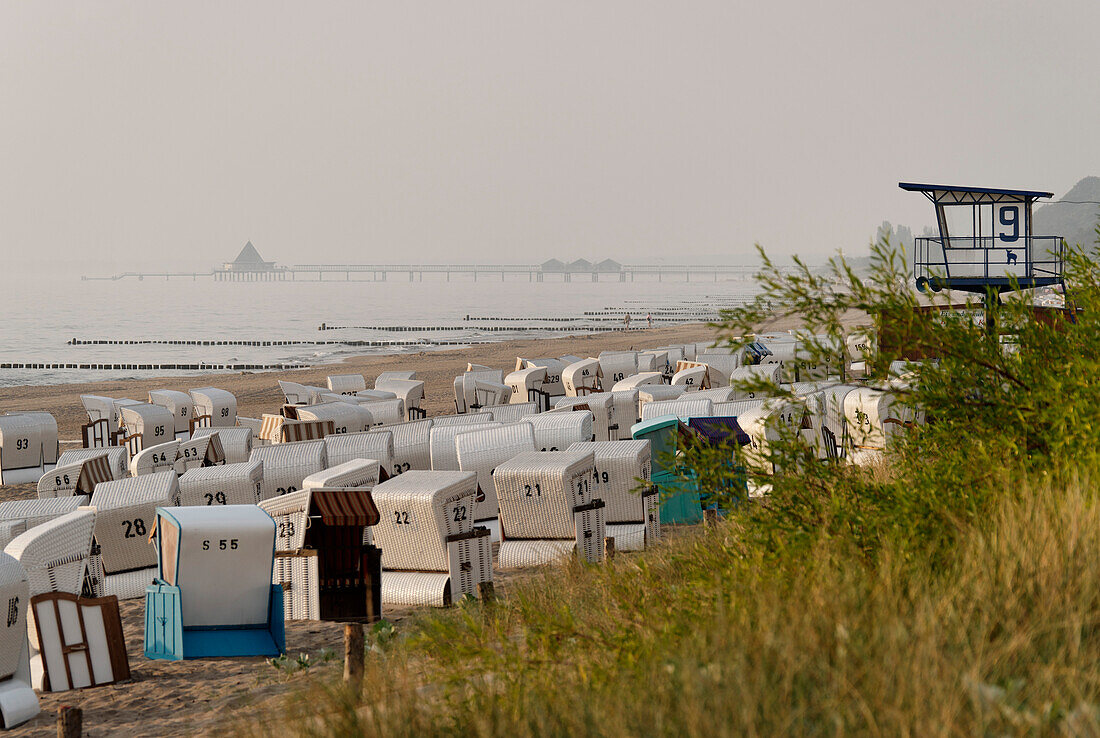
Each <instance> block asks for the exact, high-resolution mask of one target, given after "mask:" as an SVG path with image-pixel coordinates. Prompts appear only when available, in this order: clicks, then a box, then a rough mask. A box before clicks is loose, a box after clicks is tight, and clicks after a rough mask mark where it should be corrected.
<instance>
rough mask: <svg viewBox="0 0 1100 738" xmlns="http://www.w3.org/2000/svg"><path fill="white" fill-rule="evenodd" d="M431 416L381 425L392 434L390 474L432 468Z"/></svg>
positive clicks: (394, 474) (395, 474)
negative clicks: (407, 421)
mask: <svg viewBox="0 0 1100 738" xmlns="http://www.w3.org/2000/svg"><path fill="white" fill-rule="evenodd" d="M433 423H434V421H433V420H432V419H431V418H426V419H424V420H414V421H412V422H409V423H397V424H395V425H386V426H381V427H383V428H385V429H386V430H388V431H389V432H390V433H392V434H393V465H392V466H391V467H390V470H389V471H390V475H391V476H397V475H398V474H402V473H404V472H407V471H409V470H411V469H419V470H421V471H426V470H429V469H431V468H432V445H431V432H432V425H433Z"/></svg>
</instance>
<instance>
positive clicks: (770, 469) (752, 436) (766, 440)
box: [736, 397, 813, 494]
mask: <svg viewBox="0 0 1100 738" xmlns="http://www.w3.org/2000/svg"><path fill="white" fill-rule="evenodd" d="M809 416H810V410H809V408H808V407H807V406H806V405H805V404H803V403H801V402H798V401H792V400H787V399H784V398H778V397H772V398H768V399H765V400H764V401H763V402H762V403H761V404H760V407H758V408H755V409H753V410H747V411H745V412H743V413H741V414H740V415H737V416H736V417H737V425H738V426H740V428H741V430H743V431H744V432H745V433H746V434H747V435H748V437H749V443H748V446H747V447H746V451H745V453H746V459H747V461H748V463H749V466H751V467H753V468H754V469H756V470H758V471H760V472H763V473H765V474H773V473H775V472H776V471H777V468H776V465H775V462H774V460H773V458H772V451H771V445H772V444H773V443H775V442H776V441H777V440H779V439H780V438H781V437H782V435H783V433H784V432H792V431H793V432H797V433H798V434H799V435H800V436H801V437H802V438H805V437H806V436H805V434H803V433H802V432H801V431H803V430H809V429H812V427H813V426H812V424H811V421H810V417H809ZM750 494H751V490H750Z"/></svg>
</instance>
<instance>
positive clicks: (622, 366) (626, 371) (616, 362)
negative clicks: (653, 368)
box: [599, 351, 638, 385]
mask: <svg viewBox="0 0 1100 738" xmlns="http://www.w3.org/2000/svg"><path fill="white" fill-rule="evenodd" d="M599 361H600V372H601V373H602V374H603V376H604V377H605V378H606V379H607V381H608V382H609V383H611V384H612V385H613V384H615V383H616V382H621V381H622V380H624V379H626V378H627V377H630V376H633V375H635V374H637V373H638V352H637V351H601V352H600V355H599Z"/></svg>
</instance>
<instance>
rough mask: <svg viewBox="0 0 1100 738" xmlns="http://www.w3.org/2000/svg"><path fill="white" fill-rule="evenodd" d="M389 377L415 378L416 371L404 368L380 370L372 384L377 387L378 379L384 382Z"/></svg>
mask: <svg viewBox="0 0 1100 738" xmlns="http://www.w3.org/2000/svg"><path fill="white" fill-rule="evenodd" d="M390 379H416V372H413V371H406V370H399V371H390V372H381V373H380V374H379V375H378V377H377V378H376V379H375V380H374V386H375V387H376V388H377V387H378V380H382V381H383V382H385V381H388V380H390Z"/></svg>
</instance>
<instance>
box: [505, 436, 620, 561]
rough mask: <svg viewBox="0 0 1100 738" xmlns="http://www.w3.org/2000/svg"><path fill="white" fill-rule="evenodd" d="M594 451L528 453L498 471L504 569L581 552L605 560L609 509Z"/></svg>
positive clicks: (584, 557)
mask: <svg viewBox="0 0 1100 738" xmlns="http://www.w3.org/2000/svg"><path fill="white" fill-rule="evenodd" d="M593 462H594V457H593V455H592V452H591V451H550V452H530V453H522V454H519V455H517V456H514V457H512V458H511V459H510V460H508V461H505V462H502V463H501V464H499V465H498V466H497V467H496V471H495V472H494V473H493V481H494V483H495V486H496V494H497V498H498V500H499V503H500V528H501V539H502V540H501V544H500V552H499V562H500V568H502V569H512V568H520V567H528V566H540V565H543V564H549V563H553V562H555V561H559V560H561V559H563V558H566V557H568V556H569V555H570V554H572V553H574V552H576V554H577V556H578V557H579V558H580V559H581V560H582V561H585V562H588V563H598V562H601V561H603V555H604V535H605V520H606V519H605V507H604V503H603V501H602V500H597V499H595V498H594V497H593V484H592V468H593Z"/></svg>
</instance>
